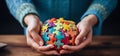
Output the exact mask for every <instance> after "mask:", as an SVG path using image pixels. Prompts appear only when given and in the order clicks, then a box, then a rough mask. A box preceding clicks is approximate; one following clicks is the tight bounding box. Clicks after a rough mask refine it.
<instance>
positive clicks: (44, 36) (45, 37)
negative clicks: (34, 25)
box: [42, 32, 50, 45]
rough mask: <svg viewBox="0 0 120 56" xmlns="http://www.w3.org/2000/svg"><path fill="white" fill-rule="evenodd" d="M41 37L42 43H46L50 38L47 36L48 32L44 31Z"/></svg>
mask: <svg viewBox="0 0 120 56" xmlns="http://www.w3.org/2000/svg"><path fill="white" fill-rule="evenodd" d="M42 39H43V41H44V44H45V45H47V44H46V42H47V41H49V40H50V38H49V37H48V33H47V32H44V33H43V34H42Z"/></svg>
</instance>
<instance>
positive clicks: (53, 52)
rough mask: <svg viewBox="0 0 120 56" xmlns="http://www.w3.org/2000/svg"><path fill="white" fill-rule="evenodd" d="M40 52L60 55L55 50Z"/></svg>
mask: <svg viewBox="0 0 120 56" xmlns="http://www.w3.org/2000/svg"><path fill="white" fill-rule="evenodd" d="M41 53H43V54H46V55H60V54H59V53H58V52H57V51H56V50H51V51H43V52H41Z"/></svg>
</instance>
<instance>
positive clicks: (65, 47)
mask: <svg viewBox="0 0 120 56" xmlns="http://www.w3.org/2000/svg"><path fill="white" fill-rule="evenodd" d="M91 41H92V31H90V32H89V34H88V36H87V39H86V40H85V41H83V42H82V43H81V44H79V45H78V46H69V45H64V46H63V49H66V50H72V51H76V50H80V49H82V48H83V47H85V46H86V45H88V44H89V43H90V42H91Z"/></svg>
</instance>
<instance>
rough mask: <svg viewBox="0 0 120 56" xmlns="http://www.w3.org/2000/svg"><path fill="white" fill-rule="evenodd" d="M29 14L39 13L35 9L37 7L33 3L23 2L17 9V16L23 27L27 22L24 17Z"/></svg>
mask: <svg viewBox="0 0 120 56" xmlns="http://www.w3.org/2000/svg"><path fill="white" fill-rule="evenodd" d="M27 14H36V15H38V13H37V11H36V10H35V7H34V6H33V4H31V3H23V4H21V5H20V6H19V7H18V8H17V11H16V18H17V19H18V21H19V22H20V24H21V25H22V27H25V26H26V24H25V23H24V17H25V16H26V15H27Z"/></svg>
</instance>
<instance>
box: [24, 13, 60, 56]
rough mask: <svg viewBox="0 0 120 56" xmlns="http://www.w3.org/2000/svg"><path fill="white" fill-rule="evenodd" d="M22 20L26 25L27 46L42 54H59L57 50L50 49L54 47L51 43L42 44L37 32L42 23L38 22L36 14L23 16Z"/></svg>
mask: <svg viewBox="0 0 120 56" xmlns="http://www.w3.org/2000/svg"><path fill="white" fill-rule="evenodd" d="M24 22H25V24H26V25H27V30H26V40H27V44H28V45H29V46H31V47H33V48H34V49H36V50H37V51H38V52H40V53H43V54H47V55H59V53H58V52H57V51H55V50H51V49H53V48H54V46H53V45H48V46H43V45H44V42H43V40H42V38H41V36H40V34H39V32H40V28H41V26H42V23H40V20H39V18H38V17H37V16H36V15H33V14H29V15H27V16H25V18H24Z"/></svg>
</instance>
